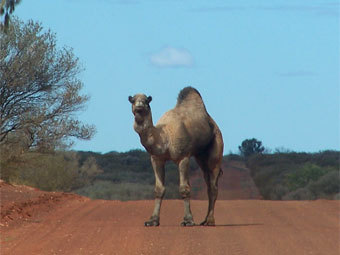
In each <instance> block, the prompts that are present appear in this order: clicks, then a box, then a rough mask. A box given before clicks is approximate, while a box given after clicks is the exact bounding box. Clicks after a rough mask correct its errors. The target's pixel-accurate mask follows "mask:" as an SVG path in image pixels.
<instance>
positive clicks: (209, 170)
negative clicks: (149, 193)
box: [129, 87, 223, 226]
mask: <svg viewBox="0 0 340 255" xmlns="http://www.w3.org/2000/svg"><path fill="white" fill-rule="evenodd" d="M151 100H152V97H147V96H146V95H144V94H137V95H135V96H134V97H131V96H130V97H129V101H130V102H131V104H132V112H133V114H134V116H135V123H134V129H135V131H136V132H137V133H138V134H139V136H140V140H141V143H142V145H143V146H144V147H145V149H146V150H147V151H148V152H149V153H150V155H151V162H152V166H153V169H154V172H155V179H156V183H155V197H156V199H155V208H154V211H153V214H152V216H151V218H150V220H148V221H146V222H145V226H158V225H159V214H160V208H161V202H162V198H163V196H164V193H165V187H164V165H165V162H166V161H168V160H172V161H174V162H175V163H176V164H177V165H178V168H179V177H180V185H179V191H180V194H181V196H182V198H183V200H184V209H185V213H184V221H183V222H182V226H192V225H194V221H193V216H192V213H191V209H190V184H189V159H190V157H192V156H193V157H195V159H196V161H197V163H198V164H199V166H200V167H201V169H202V170H203V173H204V178H205V181H206V183H207V187H208V196H209V207H208V213H207V216H206V218H205V220H204V221H203V222H202V223H201V225H209V226H210V225H215V219H214V207H215V201H216V198H217V193H218V189H217V183H218V177H219V175H220V173H221V162H222V156H223V139H222V134H221V132H220V129H219V128H218V126H217V124H216V123H215V121H214V120H213V119H212V118H211V117H210V115H209V114H208V113H207V111H206V108H205V105H204V103H203V100H202V97H201V95H200V93H199V92H198V91H197V90H196V89H194V88H192V87H186V88H184V89H183V90H182V91H181V92H180V93H179V95H178V99H177V104H176V106H175V108H173V109H172V110H170V111H168V112H166V113H165V114H164V115H163V116H162V117H161V118H160V120H159V121H158V123H157V124H156V126H154V125H153V121H152V114H151V108H150V105H149V104H150V102H151Z"/></svg>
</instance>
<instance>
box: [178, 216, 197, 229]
mask: <svg viewBox="0 0 340 255" xmlns="http://www.w3.org/2000/svg"><path fill="white" fill-rule="evenodd" d="M181 226H182V227H192V226H195V222H194V221H193V220H192V219H186V218H184V220H183V222H182V223H181Z"/></svg>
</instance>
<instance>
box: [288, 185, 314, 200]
mask: <svg viewBox="0 0 340 255" xmlns="http://www.w3.org/2000/svg"><path fill="white" fill-rule="evenodd" d="M314 199H316V196H315V195H314V194H313V193H312V192H311V191H310V190H309V189H307V188H299V189H297V190H295V191H292V192H290V193H288V194H286V195H285V196H283V198H282V200H314Z"/></svg>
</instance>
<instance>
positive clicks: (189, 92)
mask: <svg viewBox="0 0 340 255" xmlns="http://www.w3.org/2000/svg"><path fill="white" fill-rule="evenodd" d="M191 96H193V97H196V99H197V100H199V101H202V103H203V100H202V97H201V94H200V93H199V92H198V90H197V89H195V88H193V87H185V88H184V89H182V90H181V91H180V92H179V94H178V98H177V105H179V104H181V103H183V102H185V100H186V99H187V98H189V97H191Z"/></svg>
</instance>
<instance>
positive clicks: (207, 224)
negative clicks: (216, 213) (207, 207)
mask: <svg viewBox="0 0 340 255" xmlns="http://www.w3.org/2000/svg"><path fill="white" fill-rule="evenodd" d="M200 226H211V227H213V226H215V221H208V220H205V221H203V222H202V223H201V224H200Z"/></svg>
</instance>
